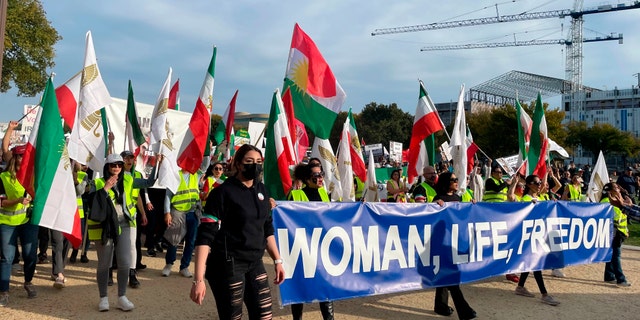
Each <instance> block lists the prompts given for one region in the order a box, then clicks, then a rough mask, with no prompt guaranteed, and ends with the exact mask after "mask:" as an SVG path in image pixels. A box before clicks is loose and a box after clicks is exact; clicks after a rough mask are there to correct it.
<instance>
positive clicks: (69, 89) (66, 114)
mask: <svg viewBox="0 0 640 320" xmlns="http://www.w3.org/2000/svg"><path fill="white" fill-rule="evenodd" d="M81 80H82V72H78V73H76V74H75V75H74V76H73V77H71V79H69V80H67V82H65V83H64V84H63V85H61V86H59V87H57V88H56V98H57V99H58V108H59V109H60V116H62V119H63V120H64V123H65V124H66V125H67V126H68V127H69V128H70V129H71V128H73V123H74V121H75V119H76V112H77V109H78V101H80V81H81Z"/></svg>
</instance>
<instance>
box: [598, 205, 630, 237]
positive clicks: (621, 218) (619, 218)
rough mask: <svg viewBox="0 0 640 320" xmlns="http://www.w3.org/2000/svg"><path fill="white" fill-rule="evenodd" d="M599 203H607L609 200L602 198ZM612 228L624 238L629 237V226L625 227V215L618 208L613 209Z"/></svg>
mask: <svg viewBox="0 0 640 320" xmlns="http://www.w3.org/2000/svg"><path fill="white" fill-rule="evenodd" d="M600 203H609V198H603V199H602V200H600ZM613 226H614V227H615V228H616V229H617V230H618V231H620V232H622V233H624V235H625V236H627V237H628V236H629V226H628V225H627V215H626V214H624V213H623V212H622V210H620V208H618V207H616V206H614V207H613Z"/></svg>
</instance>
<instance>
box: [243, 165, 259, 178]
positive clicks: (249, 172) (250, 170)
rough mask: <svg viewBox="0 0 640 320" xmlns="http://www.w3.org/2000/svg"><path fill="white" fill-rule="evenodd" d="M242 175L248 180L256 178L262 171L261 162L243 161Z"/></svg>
mask: <svg viewBox="0 0 640 320" xmlns="http://www.w3.org/2000/svg"><path fill="white" fill-rule="evenodd" d="M242 166H243V170H242V176H243V177H244V178H245V179H248V180H254V179H255V178H257V177H258V176H259V175H260V174H261V173H262V164H261V163H243V164H242Z"/></svg>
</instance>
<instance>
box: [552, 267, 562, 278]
mask: <svg viewBox="0 0 640 320" xmlns="http://www.w3.org/2000/svg"><path fill="white" fill-rule="evenodd" d="M551 275H553V276H554V277H556V278H564V277H565V275H564V272H562V269H553V270H551Z"/></svg>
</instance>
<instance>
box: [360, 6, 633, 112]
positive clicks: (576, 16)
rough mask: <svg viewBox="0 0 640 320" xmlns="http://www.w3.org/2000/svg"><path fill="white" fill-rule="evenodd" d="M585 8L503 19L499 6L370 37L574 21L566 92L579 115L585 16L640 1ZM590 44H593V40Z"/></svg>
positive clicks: (572, 106)
mask: <svg viewBox="0 0 640 320" xmlns="http://www.w3.org/2000/svg"><path fill="white" fill-rule="evenodd" d="M582 7H583V0H574V5H573V9H572V10H570V9H564V10H552V11H542V12H530V13H521V14H515V15H503V16H501V15H500V14H499V13H498V12H497V5H496V16H495V17H486V18H477V19H468V20H459V21H448V22H441V23H430V24H422V25H413V26H404V27H395V28H385V29H376V30H374V31H373V32H372V33H371V35H372V36H377V35H384V34H394V33H404V32H417V31H427V30H436V29H447V28H458V27H470V26H476V25H484V24H493V23H504V22H514V21H526V20H535V19H548V18H561V19H562V18H565V17H571V31H570V32H571V34H570V36H569V40H566V42H565V44H566V43H567V42H568V43H570V44H571V45H568V46H567V53H566V64H565V79H566V80H567V81H569V82H570V83H571V87H570V88H568V90H566V91H565V92H567V93H571V95H572V99H571V110H576V111H578V113H580V112H581V111H582V105H581V104H582V103H581V102H580V101H577V99H573V96H574V95H573V94H574V93H575V92H577V91H580V90H582V88H583V86H582V57H583V56H582V43H583V42H585V41H584V39H583V36H582V29H583V27H582V26H583V23H584V19H583V16H585V15H589V14H596V13H606V12H615V11H623V10H630V9H640V1H634V2H632V3H629V4H624V3H619V4H616V5H609V4H606V5H600V6H598V7H596V8H591V9H587V10H583V8H582ZM620 38H622V37H620ZM606 40H613V39H605V40H600V41H606ZM596 41H598V40H596ZM587 42H591V40H590V41H587ZM535 44H537V43H535V42H530V44H527V45H535ZM522 45H525V44H522ZM504 46H506V45H504ZM489 47H490V46H486V48H489ZM496 47H497V45H496ZM460 49H461V48H460ZM422 51H425V50H422Z"/></svg>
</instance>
